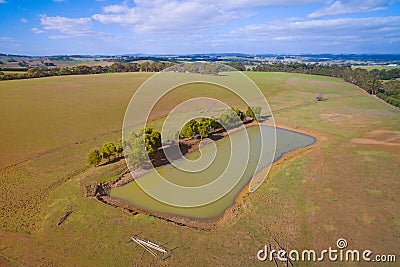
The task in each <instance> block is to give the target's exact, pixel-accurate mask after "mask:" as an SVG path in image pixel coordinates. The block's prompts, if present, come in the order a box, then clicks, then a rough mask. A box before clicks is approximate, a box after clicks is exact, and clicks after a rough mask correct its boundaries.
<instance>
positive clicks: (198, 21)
mask: <svg viewBox="0 0 400 267" xmlns="http://www.w3.org/2000/svg"><path fill="white" fill-rule="evenodd" d="M103 11H104V13H103V14H94V15H93V16H92V18H93V19H94V20H96V21H98V22H100V23H104V24H119V25H123V26H131V27H132V28H133V30H134V31H135V32H139V33H148V32H152V33H170V32H177V33H179V32H187V31H190V30H196V29H205V28H209V27H214V26H217V25H223V24H225V23H226V22H228V21H230V20H232V19H234V18H236V16H235V15H234V14H233V13H232V12H230V11H226V10H223V9H221V8H220V7H219V6H218V5H212V4H205V3H202V2H199V1H185V2H184V1H176V0H156V1H152V2H148V1H143V0H140V1H139V0H137V1H136V6H135V7H128V6H127V5H126V4H125V3H123V4H121V5H111V6H106V7H104V8H103Z"/></svg>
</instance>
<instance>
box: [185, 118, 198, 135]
mask: <svg viewBox="0 0 400 267" xmlns="http://www.w3.org/2000/svg"><path fill="white" fill-rule="evenodd" d="M198 128H199V123H198V122H197V121H196V120H194V119H192V120H190V121H188V122H187V123H186V124H185V125H184V126H183V127H182V130H181V136H182V137H185V138H191V137H193V135H196V134H199V129H198Z"/></svg>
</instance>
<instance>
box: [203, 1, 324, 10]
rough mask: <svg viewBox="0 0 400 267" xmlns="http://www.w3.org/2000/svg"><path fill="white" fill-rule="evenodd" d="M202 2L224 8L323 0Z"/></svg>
mask: <svg viewBox="0 0 400 267" xmlns="http://www.w3.org/2000/svg"><path fill="white" fill-rule="evenodd" d="M199 1H200V0H199ZM201 2H203V3H209V4H215V5H219V6H220V7H221V8H224V9H235V8H251V7H268V6H295V5H304V4H310V3H315V2H321V0H297V1H296V0H221V1H216V0H204V1H201Z"/></svg>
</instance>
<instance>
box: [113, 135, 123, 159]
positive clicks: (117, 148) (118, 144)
mask: <svg viewBox="0 0 400 267" xmlns="http://www.w3.org/2000/svg"><path fill="white" fill-rule="evenodd" d="M115 150H116V152H117V153H118V156H121V155H122V152H123V151H124V146H123V145H122V139H119V140H118V143H117V145H116V146H115Z"/></svg>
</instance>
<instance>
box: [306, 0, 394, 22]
mask: <svg viewBox="0 0 400 267" xmlns="http://www.w3.org/2000/svg"><path fill="white" fill-rule="evenodd" d="M396 2H399V1H398V0H347V1H346V0H337V1H334V2H330V3H329V5H327V6H325V7H323V8H321V9H318V10H316V11H314V12H312V13H310V14H309V15H308V17H309V18H321V17H325V16H335V15H345V14H355V13H365V12H373V11H378V10H383V9H386V8H387V6H389V5H392V4H394V3H396Z"/></svg>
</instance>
